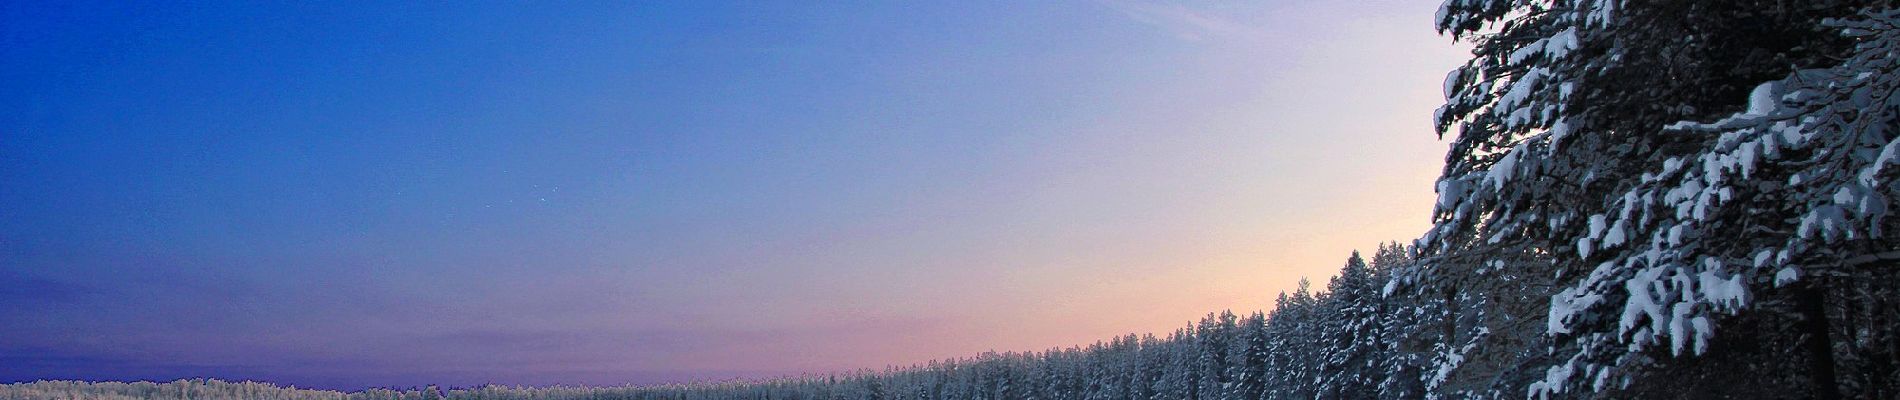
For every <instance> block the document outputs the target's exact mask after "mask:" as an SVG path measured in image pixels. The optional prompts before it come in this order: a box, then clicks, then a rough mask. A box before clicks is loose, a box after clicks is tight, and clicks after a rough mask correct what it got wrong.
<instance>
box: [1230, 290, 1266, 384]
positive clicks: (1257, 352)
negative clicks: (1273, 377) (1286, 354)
mask: <svg viewBox="0 0 1900 400" xmlns="http://www.w3.org/2000/svg"><path fill="white" fill-rule="evenodd" d="M1240 327H1241V328H1240V330H1241V335H1240V337H1241V342H1242V343H1243V345H1241V346H1240V349H1241V351H1240V357H1238V359H1239V362H1237V363H1235V364H1234V372H1233V373H1232V375H1233V376H1234V385H1235V388H1234V391H1233V392H1234V393H1235V394H1237V395H1238V396H1237V397H1235V398H1238V399H1245V400H1260V399H1264V398H1266V396H1267V376H1268V375H1267V374H1269V373H1270V371H1269V370H1268V368H1267V357H1270V356H1272V355H1271V354H1268V351H1271V349H1270V348H1269V347H1268V345H1267V343H1268V340H1269V339H1270V337H1269V336H1268V335H1269V334H1268V333H1267V316H1266V314H1263V313H1259V312H1255V313H1253V315H1249V316H1247V318H1243V319H1241V322H1240Z"/></svg>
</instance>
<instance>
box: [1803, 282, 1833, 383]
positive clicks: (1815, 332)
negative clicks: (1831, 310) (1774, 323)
mask: <svg viewBox="0 0 1900 400" xmlns="http://www.w3.org/2000/svg"><path fill="white" fill-rule="evenodd" d="M1825 300H1826V299H1824V298H1823V297H1822V293H1821V289H1820V287H1819V285H1818V284H1817V283H1814V282H1809V283H1808V284H1806V285H1802V287H1801V288H1800V289H1798V290H1797V292H1796V293H1795V302H1796V307H1797V308H1799V309H1800V312H1801V317H1802V319H1803V321H1802V329H1801V330H1802V331H1803V332H1804V333H1806V334H1807V340H1805V341H1804V342H1803V343H1802V347H1803V350H1805V351H1807V353H1808V378H1809V379H1810V380H1812V381H1813V384H1814V398H1816V399H1829V400H1831V399H1839V398H1841V388H1840V385H1839V383H1837V382H1839V381H1838V380H1836V379H1835V374H1834V343H1833V338H1832V337H1831V336H1829V335H1828V332H1829V329H1828V321H1827V308H1826V306H1827V305H1826V302H1825Z"/></svg>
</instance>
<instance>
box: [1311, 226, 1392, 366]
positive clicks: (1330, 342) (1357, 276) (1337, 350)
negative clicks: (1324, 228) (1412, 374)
mask: <svg viewBox="0 0 1900 400" xmlns="http://www.w3.org/2000/svg"><path fill="white" fill-rule="evenodd" d="M1379 286H1383V285H1379ZM1377 290H1378V289H1376V288H1375V285H1374V283H1373V282H1372V270H1371V269H1370V268H1369V267H1368V266H1367V265H1366V261H1365V259H1364V258H1361V257H1360V256H1359V252H1358V251H1354V252H1352V256H1351V257H1348V258H1347V259H1346V266H1345V267H1343V268H1341V269H1340V271H1339V275H1338V276H1335V277H1333V278H1332V280H1331V281H1329V282H1328V283H1327V284H1326V292H1327V293H1328V294H1329V296H1327V299H1328V301H1327V302H1326V304H1324V305H1322V307H1325V308H1326V310H1327V311H1328V313H1327V315H1325V319H1324V320H1322V321H1319V322H1320V333H1319V335H1320V337H1321V340H1320V341H1319V342H1317V343H1313V344H1312V345H1314V346H1319V347H1320V349H1321V351H1322V352H1323V354H1324V355H1325V357H1324V359H1323V360H1322V363H1321V364H1320V381H1321V382H1322V385H1321V387H1320V393H1321V395H1322V397H1326V398H1336V399H1365V398H1372V397H1373V396H1374V393H1375V392H1376V387H1375V385H1374V383H1373V378H1374V376H1375V374H1377V373H1379V372H1380V371H1377V366H1376V365H1374V362H1375V357H1377V356H1378V355H1377V354H1376V352H1377V351H1378V349H1377V348H1376V347H1375V346H1377V340H1378V338H1377V337H1376V336H1375V335H1376V333H1377V331H1376V329H1377V327H1378V325H1379V320H1378V319H1379V314H1378V305H1377V301H1378V296H1379V293H1378V292H1377Z"/></svg>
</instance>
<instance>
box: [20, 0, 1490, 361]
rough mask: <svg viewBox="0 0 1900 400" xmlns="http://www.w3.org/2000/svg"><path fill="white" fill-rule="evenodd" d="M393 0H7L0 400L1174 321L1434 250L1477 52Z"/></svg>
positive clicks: (886, 350) (1019, 9)
mask: <svg viewBox="0 0 1900 400" xmlns="http://www.w3.org/2000/svg"><path fill="white" fill-rule="evenodd" d="M161 3H163V4H161ZM391 3H395V2H362V3H356V2H190V3H183V2H181V3H171V2H96V3H95V2H85V1H74V2H8V3H5V4H0V365H5V366H6V368H0V382H14V381H27V380H35V379H87V380H108V379H110V380H135V379H150V380H170V379H178V378H185V377H217V378H224V379H258V380H267V381H272V382H277V383H282V384H293V385H297V386H301V387H317V388H330V389H345V390H353V389H360V388H364V387H413V386H420V385H427V384H442V385H455V386H468V385H476V384H484V383H497V384H512V385H550V384H595V385H601V384H619V383H641V384H644V383H659V382H674V381H686V380H699V379H724V378H732V377H767V376H780V375H787V374H798V373H806V372H809V373H825V372H834V371H842V370H851V369H858V368H873V369H881V368H882V367H884V366H886V365H908V364H914V363H919V362H924V361H927V360H930V359H939V358H949V357H963V356H973V355H976V354H978V353H981V352H984V351H992V350H993V351H998V352H1003V351H1030V350H1044V349H1049V348H1053V347H1066V346H1071V345H1082V344H1087V343H1090V342H1093V341H1096V340H1101V339H1106V338H1109V337H1113V336H1116V335H1122V334H1127V333H1156V334H1162V333H1165V332H1167V331H1171V330H1173V329H1175V328H1177V327H1182V326H1186V325H1187V323H1188V322H1189V321H1190V320H1194V319H1198V318H1199V317H1201V316H1202V315H1205V314H1206V313H1208V312H1213V311H1217V310H1223V309H1233V310H1237V311H1243V312H1250V311H1252V310H1262V309H1268V308H1270V307H1271V305H1272V299H1273V297H1274V295H1275V294H1276V293H1278V292H1280V291H1284V290H1291V289H1292V288H1293V287H1294V286H1295V285H1296V284H1297V282H1298V281H1299V280H1300V279H1301V278H1302V277H1309V278H1311V279H1313V281H1314V282H1315V286H1323V285H1324V282H1325V278H1326V277H1327V276H1329V275H1331V274H1333V273H1334V272H1335V271H1337V269H1338V268H1339V266H1340V265H1342V264H1343V262H1344V260H1345V258H1346V257H1347V256H1348V255H1349V254H1350V252H1351V251H1353V250H1355V249H1358V250H1366V251H1370V250H1371V249H1373V248H1375V247H1376V246H1377V244H1378V243H1381V242H1384V241H1392V240H1409V239H1410V238H1414V237H1416V236H1417V235H1418V234H1420V233H1422V232H1424V231H1425V229H1426V227H1427V226H1428V224H1429V212H1430V210H1431V204H1432V199H1433V194H1432V187H1433V185H1432V182H1433V179H1434V178H1435V177H1436V176H1437V172H1438V167H1439V166H1440V165H1441V160H1442V157H1443V155H1444V150H1445V148H1446V145H1445V144H1444V142H1441V141H1439V140H1438V138H1437V136H1436V135H1435V133H1434V132H1433V131H1432V128H1431V123H1430V116H1431V111H1432V110H1433V109H1434V108H1436V107H1437V105H1438V104H1440V102H1441V101H1442V99H1443V96H1442V95H1443V94H1442V92H1441V90H1442V89H1441V88H1440V83H1441V82H1442V78H1443V76H1444V73H1445V72H1446V71H1449V70H1450V69H1451V68H1452V67H1454V66H1456V65H1457V64H1458V63H1459V62H1460V61H1461V59H1462V55H1463V54H1464V53H1463V52H1462V51H1461V49H1460V48H1459V47H1457V46H1454V45H1453V44H1452V43H1451V40H1450V39H1448V38H1445V37H1441V36H1438V35H1437V34H1436V33H1435V32H1434V31H1433V30H1432V23H1431V20H1430V19H1431V16H1432V15H1433V12H1434V10H1435V8H1436V6H1437V3H1438V2H1436V1H1429V0H1404V1H1395V0H1370V1H1362V2H1341V1H1325V0H1286V1H1262V2H1250V3H1248V4H1238V2H1227V1H1210V2H1198V3H1197V2H1188V3H1173V2H1147V1H1134V0H1128V1H1122V0H1104V1H1065V2H991V1H975V2H876V1H873V2H738V4H720V3H714V2H679V3H681V4H661V3H659V2H499V1H497V2H487V1H483V2H446V3H433V2H432V3H425V4H391ZM801 3H812V4H801ZM817 3H825V4H817Z"/></svg>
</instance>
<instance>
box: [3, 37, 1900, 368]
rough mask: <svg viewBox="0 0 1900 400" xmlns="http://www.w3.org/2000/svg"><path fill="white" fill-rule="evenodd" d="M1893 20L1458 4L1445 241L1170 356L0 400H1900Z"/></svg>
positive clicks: (1210, 324) (1899, 58)
mask: <svg viewBox="0 0 1900 400" xmlns="http://www.w3.org/2000/svg"><path fill="white" fill-rule="evenodd" d="M1895 3H1896V2H1894V1H1853V0H1800V1H1790V0H1775V1H1768V0H1732V1H1621V0H1577V1H1563V0H1447V1H1446V2H1445V3H1444V5H1443V6H1442V9H1441V10H1440V12H1439V13H1438V15H1437V16H1436V17H1435V22H1436V24H1437V25H1436V26H1437V29H1438V30H1439V32H1441V33H1442V34H1444V35H1447V36H1449V37H1450V38H1452V39H1454V40H1460V41H1464V42H1466V43H1469V44H1470V45H1471V46H1472V49H1473V50H1472V58H1471V59H1470V60H1469V61H1468V62H1467V63H1466V64H1465V65H1463V66H1462V67H1459V68H1457V69H1456V70H1455V71H1452V72H1451V73H1450V74H1449V75H1448V76H1447V78H1446V80H1445V82H1444V90H1445V96H1446V102H1445V105H1444V106H1443V107H1442V108H1440V109H1439V110H1438V111H1437V113H1436V115H1435V117H1436V129H1437V132H1438V134H1439V135H1440V136H1441V137H1444V138H1448V139H1450V145H1451V147H1450V152H1449V154H1447V155H1446V164H1445V166H1444V170H1443V174H1442V176H1441V178H1440V179H1439V181H1438V187H1437V192H1438V194H1439V199H1438V202H1437V206H1436V211H1434V214H1433V215H1432V216H1431V217H1432V219H1433V221H1434V223H1435V225H1434V226H1433V228H1432V229H1431V230H1430V231H1429V232H1427V233H1426V234H1424V236H1423V237H1420V238H1417V239H1416V240H1413V241H1411V243H1409V244H1399V243H1391V244H1384V245H1380V246H1379V247H1378V248H1377V250H1376V251H1374V252H1372V254H1371V255H1370V257H1362V256H1361V254H1359V253H1357V252H1354V253H1352V254H1351V255H1349V256H1347V257H1345V262H1344V263H1343V267H1342V268H1341V269H1340V272H1339V275H1338V276H1336V277H1333V278H1331V279H1330V280H1328V281H1327V282H1326V283H1325V286H1324V288H1308V287H1307V285H1305V284H1302V285H1301V286H1300V289H1298V290H1296V291H1293V292H1292V293H1282V294H1280V295H1279V299H1278V304H1277V307H1276V308H1274V309H1273V310H1272V311H1271V312H1264V313H1262V312H1254V313H1247V314H1234V313H1231V312H1222V313H1215V314H1209V315H1207V316H1206V317H1205V318H1203V319H1201V320H1200V321H1199V322H1197V323H1193V324H1191V325H1190V326H1184V327H1182V328H1180V329H1178V330H1176V331H1174V332H1170V333H1166V334H1164V335H1160V336H1157V335H1129V336H1124V337H1117V338H1113V339H1109V340H1105V341H1101V342H1097V343H1095V344H1091V345H1088V346H1085V347H1072V348H1066V349H1053V350H1048V351H1042V352H1033V353H1000V354H983V355H979V356H976V357H973V358H964V359H955V360H945V361H937V362H932V363H929V364H926V365H916V366H910V367H902V368H891V369H887V370H884V371H865V372H859V373H849V374H839V375H820V376H806V377H800V378H788V379H779V380H765V381H747V382H731V383H711V384H685V385H668V386H650V387H608V388H568V387H555V388H511V387H482V388H473V389H456V390H446V391H445V390H439V389H435V388H426V389H411V390H403V391H395V390H369V391H365V392H358V393H347V394H346V393H339V392H329V391H312V390H296V389H283V388H278V387H275V386H271V385H268V384H260V383H227V382H220V381H210V380H184V381H177V382H171V383H162V384H156V383H82V382H62V381H45V382H33V383H21V384H13V385H4V386H0V398H5V399H70V398H87V399H115V398H138V399H260V398H271V399H346V398H347V399H436V398H452V399H1130V400H1148V399H1191V400H1200V399H1221V400H1228V399H1245V400H1254V399H1311V398H1329V399H1414V398H1474V397H1475V398H1525V397H1530V398H1698V399H1700V398H1867V399H1893V398H1900V389H1897V388H1896V386H1895V385H1896V383H1900V340H1896V338H1897V335H1896V333H1900V332H1896V330H1900V268H1897V267H1900V241H1897V240H1895V239H1894V237H1893V236H1888V234H1887V233H1888V232H1893V231H1896V230H1900V223H1897V222H1896V220H1895V219H1894V218H1889V217H1890V207H1891V204H1892V201H1893V200H1892V199H1893V198H1894V197H1895V195H1896V194H1900V193H1896V191H1897V190H1900V187H1897V186H1896V185H1895V183H1894V182H1895V179H1894V178H1895V177H1896V175H1900V167H1893V166H1892V164H1894V163H1896V162H1900V125H1897V122H1900V120H1897V119H1896V115H1897V114H1900V97H1896V96H1895V94H1896V89H1900V74H1896V69H1900V5H1896V4H1895ZM1342 255H1343V254H1342Z"/></svg>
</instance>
